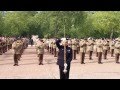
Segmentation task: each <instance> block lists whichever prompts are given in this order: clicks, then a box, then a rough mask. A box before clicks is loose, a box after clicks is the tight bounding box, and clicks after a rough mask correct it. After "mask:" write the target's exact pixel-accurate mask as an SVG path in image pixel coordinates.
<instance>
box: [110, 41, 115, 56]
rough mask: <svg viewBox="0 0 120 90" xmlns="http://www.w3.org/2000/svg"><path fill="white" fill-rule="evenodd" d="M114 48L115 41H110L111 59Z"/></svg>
mask: <svg viewBox="0 0 120 90" xmlns="http://www.w3.org/2000/svg"><path fill="white" fill-rule="evenodd" d="M114 48H115V41H113V40H111V41H110V52H111V57H113V54H114Z"/></svg>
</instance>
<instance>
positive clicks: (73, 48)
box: [72, 39, 77, 60]
mask: <svg viewBox="0 0 120 90" xmlns="http://www.w3.org/2000/svg"><path fill="white" fill-rule="evenodd" d="M72 51H73V56H72V57H73V59H74V60H76V53H77V42H76V39H73V40H72Z"/></svg>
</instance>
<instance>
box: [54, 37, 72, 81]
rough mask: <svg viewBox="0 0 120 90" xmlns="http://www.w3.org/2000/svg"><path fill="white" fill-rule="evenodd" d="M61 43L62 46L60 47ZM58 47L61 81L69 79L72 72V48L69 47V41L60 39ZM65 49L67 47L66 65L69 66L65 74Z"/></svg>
mask: <svg viewBox="0 0 120 90" xmlns="http://www.w3.org/2000/svg"><path fill="white" fill-rule="evenodd" d="M60 43H61V44H62V45H60ZM56 45H57V47H58V49H59V53H58V60H57V64H58V65H59V70H60V79H69V72H70V64H71V61H72V48H70V47H68V41H66V40H65V41H62V42H61V40H60V39H59V40H57V41H56ZM64 47H66V64H67V68H66V69H67V72H66V73H65V72H63V70H64V69H65V63H64V49H65V48H64Z"/></svg>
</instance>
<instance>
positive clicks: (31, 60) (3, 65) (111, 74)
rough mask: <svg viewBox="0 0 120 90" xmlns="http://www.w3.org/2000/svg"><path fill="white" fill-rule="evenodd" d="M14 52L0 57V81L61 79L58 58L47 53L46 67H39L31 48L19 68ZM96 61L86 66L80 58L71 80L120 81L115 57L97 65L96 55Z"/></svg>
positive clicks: (119, 69)
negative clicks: (15, 61)
mask: <svg viewBox="0 0 120 90" xmlns="http://www.w3.org/2000/svg"><path fill="white" fill-rule="evenodd" d="M12 52H13V51H12V50H10V51H8V52H6V53H5V54H4V55H0V79H59V68H58V66H57V65H56V58H54V56H53V55H51V54H49V53H47V51H46V52H45V55H44V65H38V57H37V55H36V51H35V47H34V46H33V47H31V46H29V47H28V48H27V49H26V50H25V52H24V54H23V55H22V58H21V61H19V66H13V54H12ZM93 56H94V57H93V58H94V60H91V61H90V60H88V55H86V59H85V62H86V64H84V65H83V64H82V65H81V64H80V56H79V55H77V60H73V61H72V64H71V71H70V79H120V64H116V63H115V62H114V61H115V60H114V57H112V58H111V57H110V55H108V60H103V64H98V63H97V58H96V57H95V54H94V55H93Z"/></svg>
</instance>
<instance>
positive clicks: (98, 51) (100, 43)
mask: <svg viewBox="0 0 120 90" xmlns="http://www.w3.org/2000/svg"><path fill="white" fill-rule="evenodd" d="M102 52H103V43H102V40H101V39H99V40H98V41H97V53H98V64H102V62H101V61H102Z"/></svg>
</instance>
